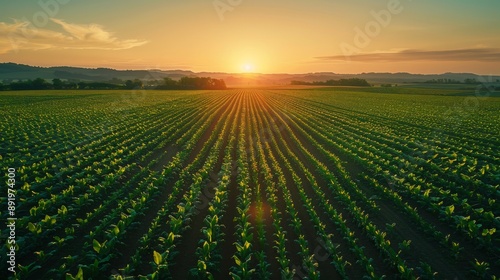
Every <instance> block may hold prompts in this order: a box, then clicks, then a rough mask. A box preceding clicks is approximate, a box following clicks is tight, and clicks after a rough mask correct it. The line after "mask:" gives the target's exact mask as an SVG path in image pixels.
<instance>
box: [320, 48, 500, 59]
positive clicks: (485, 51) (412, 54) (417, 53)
mask: <svg viewBox="0 0 500 280" xmlns="http://www.w3.org/2000/svg"><path fill="white" fill-rule="evenodd" d="M316 59H319V60H323V61H346V60H351V61H360V62H401V61H419V60H420V61H480V62H500V49H496V48H472V49H457V50H439V51H428V50H401V51H397V52H376V53H364V54H363V53H360V54H353V55H350V56H344V55H334V56H320V57H316Z"/></svg>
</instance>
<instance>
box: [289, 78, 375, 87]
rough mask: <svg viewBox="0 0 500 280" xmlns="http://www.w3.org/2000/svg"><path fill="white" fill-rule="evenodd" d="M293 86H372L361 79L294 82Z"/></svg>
mask: <svg viewBox="0 0 500 280" xmlns="http://www.w3.org/2000/svg"><path fill="white" fill-rule="evenodd" d="M291 84H292V85H307V86H359V87H369V86H371V85H370V84H369V83H368V82H367V81H366V80H365V79H360V78H351V79H340V80H327V81H315V82H304V81H292V82H291Z"/></svg>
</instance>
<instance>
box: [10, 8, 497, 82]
mask: <svg viewBox="0 0 500 280" xmlns="http://www.w3.org/2000/svg"><path fill="white" fill-rule="evenodd" d="M0 6H1V10H0V62H15V63H22V64H29V65H35V66H77V67H89V68H97V67H107V68H116V69H162V70H170V69H183V70H192V71H195V72H202V71H210V72H231V73H239V72H256V73H311V72H335V73H362V72H410V73H425V74H427V73H445V72H460V73H462V72H472V73H477V74H486V75H487V74H496V75H498V74H500V16H498V14H499V12H500V1H498V0H413V1H412V0H350V1H341V0H307V1H306V0H300V1H299V0H296V1H295V0H273V1H269V0H183V1H181V0H142V1H135V0H38V1H29V0H18V1H8V0H0Z"/></svg>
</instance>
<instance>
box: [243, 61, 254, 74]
mask: <svg viewBox="0 0 500 280" xmlns="http://www.w3.org/2000/svg"><path fill="white" fill-rule="evenodd" d="M242 68H243V69H242V70H243V72H245V73H250V72H252V71H253V69H254V68H253V65H252V64H250V63H245V64H243V67H242Z"/></svg>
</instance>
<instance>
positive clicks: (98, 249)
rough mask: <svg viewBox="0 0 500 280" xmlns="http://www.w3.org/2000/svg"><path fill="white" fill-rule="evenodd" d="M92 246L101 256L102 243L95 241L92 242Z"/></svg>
mask: <svg viewBox="0 0 500 280" xmlns="http://www.w3.org/2000/svg"><path fill="white" fill-rule="evenodd" d="M92 245H93V247H94V251H96V252H97V253H98V254H99V252H100V251H101V243H99V241H97V240H95V239H94V240H93V241H92Z"/></svg>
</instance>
